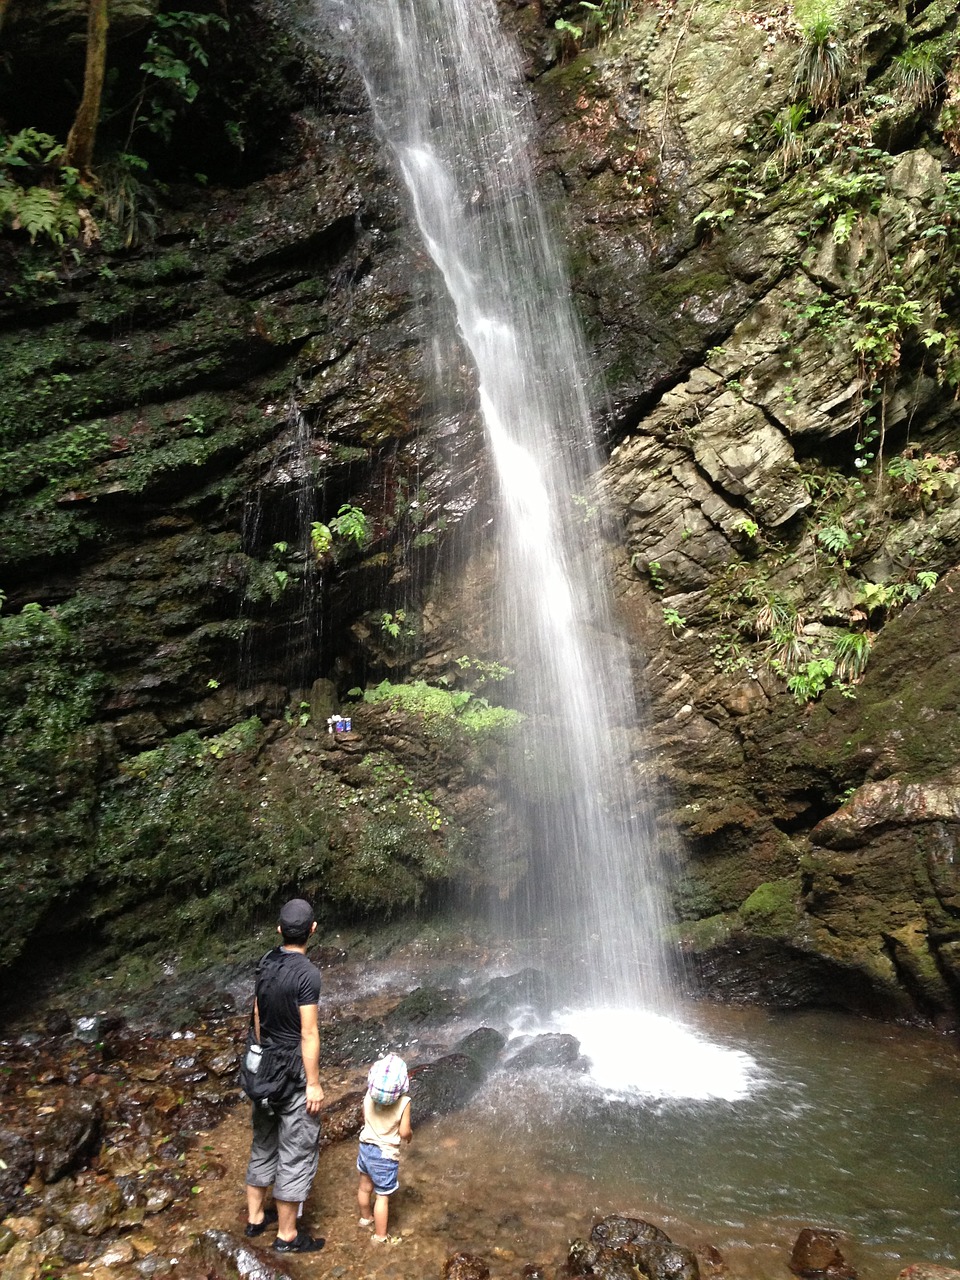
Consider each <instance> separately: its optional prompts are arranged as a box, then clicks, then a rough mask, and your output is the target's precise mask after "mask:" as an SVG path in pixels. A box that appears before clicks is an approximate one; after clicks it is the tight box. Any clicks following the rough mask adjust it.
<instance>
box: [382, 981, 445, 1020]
mask: <svg viewBox="0 0 960 1280" xmlns="http://www.w3.org/2000/svg"><path fill="white" fill-rule="evenodd" d="M463 1003H464V1002H463V997H462V996H460V995H459V994H458V993H457V992H456V991H451V990H449V989H447V988H445V987H417V989H416V990H415V991H411V992H410V994H409V995H407V996H404V998H403V999H402V1000H401V1001H400V1003H399V1004H398V1005H397V1006H396V1008H394V1009H391V1011H390V1013H389V1015H388V1017H387V1024H388V1026H390V1027H400V1028H405V1027H409V1026H416V1027H419V1026H424V1025H427V1024H430V1025H436V1024H438V1023H442V1022H448V1021H449V1020H450V1019H451V1018H455V1017H457V1016H458V1014H459V1013H460V1011H461V1010H462V1008H463Z"/></svg>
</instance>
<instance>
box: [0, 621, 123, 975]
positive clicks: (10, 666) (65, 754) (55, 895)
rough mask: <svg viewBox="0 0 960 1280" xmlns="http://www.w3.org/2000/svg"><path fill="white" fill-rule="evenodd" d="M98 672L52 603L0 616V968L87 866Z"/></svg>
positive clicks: (97, 747) (97, 743)
mask: <svg viewBox="0 0 960 1280" xmlns="http://www.w3.org/2000/svg"><path fill="white" fill-rule="evenodd" d="M101 686H102V679H101V677H100V676H99V674H98V673H97V672H95V671H93V670H92V669H91V667H90V665H89V663H88V661H87V660H86V658H85V656H84V653H83V650H82V647H81V645H80V644H79V643H78V640H77V638H76V636H75V635H74V634H73V633H72V632H71V631H70V630H69V629H68V628H67V627H66V626H65V625H64V623H63V622H62V621H61V620H60V619H59V618H58V617H57V614H56V612H55V611H53V610H44V609H41V608H40V607H39V606H38V605H35V604H34V605H27V606H26V607H25V608H24V609H23V610H22V612H20V613H19V614H14V615H11V616H9V617H0V793H2V794H3V796H4V803H3V808H4V838H3V849H2V853H0V912H2V914H3V919H4V921H5V925H4V931H3V935H2V938H0V966H4V965H6V964H9V963H10V962H11V961H12V960H13V959H14V958H15V957H16V956H17V955H18V953H19V952H20V950H21V948H22V947H23V945H24V943H25V941H26V939H27V938H28V937H29V935H30V933H31V931H32V930H33V929H34V928H36V927H37V925H38V923H39V922H40V921H42V920H43V919H44V917H45V916H46V914H47V913H48V912H49V911H50V910H51V909H52V907H53V905H54V903H56V902H58V901H60V900H62V899H63V898H64V897H65V896H67V895H69V893H70V892H71V890H72V889H74V888H75V887H76V886H77V885H78V884H80V883H81V882H82V881H83V879H84V877H85V875H86V874H87V872H88V869H89V866H90V860H89V859H90V850H91V847H92V837H93V814H94V806H95V802H96V785H97V780H98V776H99V772H100V767H101V756H102V750H103V744H102V742H101V738H100V734H99V732H98V730H97V728H96V727H95V725H94V724H93V716H94V710H95V705H96V698H97V694H98V691H99V689H100V688H101Z"/></svg>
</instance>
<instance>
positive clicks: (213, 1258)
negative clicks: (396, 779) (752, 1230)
mask: <svg viewBox="0 0 960 1280" xmlns="http://www.w3.org/2000/svg"><path fill="white" fill-rule="evenodd" d="M313 958H314V960H315V962H316V963H318V964H319V965H320V966H321V967H326V972H327V976H328V978H329V979H330V981H329V982H328V983H327V984H326V985H328V986H329V987H332V988H333V995H332V996H327V997H325V999H324V1008H323V1009H322V1010H321V1019H322V1023H323V1026H322V1046H323V1050H322V1066H323V1077H324V1086H325V1089H326V1093H327V1099H328V1101H327V1104H326V1106H325V1113H324V1139H323V1145H324V1154H323V1157H322V1160H321V1169H320V1173H319V1174H318V1179H317V1183H316V1184H315V1188H314V1192H313V1194H312V1196H311V1200H310V1202H308V1205H307V1209H306V1212H307V1214H308V1215H309V1216H311V1217H313V1218H315V1219H316V1221H317V1224H318V1227H319V1229H320V1230H322V1231H325V1232H326V1233H327V1235H328V1241H329V1243H328V1248H327V1250H325V1251H324V1254H323V1255H322V1257H321V1258H320V1260H319V1261H317V1260H311V1261H310V1262H309V1263H308V1262H304V1261H302V1260H296V1261H295V1262H294V1264H293V1266H292V1267H291V1268H290V1271H291V1273H292V1274H294V1275H296V1276H299V1275H301V1274H303V1275H306V1274H308V1272H309V1273H311V1274H321V1275H330V1276H335V1277H347V1278H350V1277H354V1276H356V1277H361V1276H362V1277H364V1278H365V1280H366V1278H368V1277H380V1276H383V1277H398V1276H404V1277H406V1276H411V1275H413V1274H417V1275H425V1276H426V1275H433V1276H440V1275H441V1274H442V1275H443V1276H444V1277H447V1278H448V1280H485V1278H486V1277H488V1276H490V1275H493V1276H495V1277H501V1276H502V1277H510V1276H524V1277H526V1278H527V1280H536V1278H542V1280H561V1278H562V1277H565V1278H569V1280H573V1278H574V1277H581V1276H582V1277H591V1276H593V1277H604V1278H606V1280H620V1278H621V1277H626V1276H630V1277H637V1276H641V1277H647V1280H698V1277H701V1278H703V1280H713V1278H715V1277H720V1276H724V1275H729V1276H731V1277H751V1278H752V1276H753V1275H754V1274H756V1275H760V1274H763V1275H766V1274H769V1270H770V1265H771V1260H772V1259H778V1261H776V1263H775V1269H776V1270H777V1271H778V1272H779V1273H780V1274H782V1275H783V1276H784V1277H786V1276H788V1275H789V1274H790V1273H791V1272H792V1273H793V1274H798V1275H801V1276H806V1277H813V1278H814V1280H816V1278H817V1277H820V1276H824V1277H831V1280H852V1277H854V1276H856V1274H857V1270H856V1267H855V1265H854V1264H853V1263H852V1262H851V1261H849V1260H848V1258H850V1257H851V1256H853V1257H854V1258H855V1255H856V1244H855V1242H852V1243H853V1250H852V1254H851V1250H850V1248H849V1245H850V1243H851V1242H848V1241H846V1240H845V1239H844V1238H843V1237H842V1236H841V1235H840V1234H839V1233H837V1232H834V1231H830V1230H827V1229H824V1228H822V1227H816V1226H811V1227H809V1228H805V1229H804V1230H802V1231H801V1232H800V1234H799V1236H798V1237H797V1238H796V1240H795V1241H794V1243H793V1249H792V1252H791V1250H790V1248H789V1245H786V1246H784V1245H783V1243H782V1242H781V1243H779V1244H778V1246H777V1252H775V1253H772V1254H771V1253H770V1252H769V1251H763V1256H761V1253H760V1251H758V1252H757V1262H756V1267H757V1269H756V1270H754V1268H753V1267H752V1266H751V1265H750V1264H749V1263H746V1264H745V1262H744V1258H743V1256H741V1254H742V1251H736V1250H735V1251H734V1256H732V1257H730V1258H727V1257H726V1256H725V1253H723V1252H721V1250H720V1249H718V1248H717V1247H716V1246H715V1245H714V1244H712V1243H711V1242H710V1241H709V1239H707V1238H706V1237H701V1238H693V1237H690V1236H686V1235H681V1231H682V1230H683V1228H682V1226H681V1227H680V1228H679V1229H677V1226H676V1225H675V1224H673V1223H672V1222H667V1223H666V1225H667V1227H668V1230H669V1234H668V1231H664V1230H663V1229H662V1228H661V1227H659V1226H657V1225H656V1224H654V1223H651V1222H647V1221H645V1220H644V1219H643V1218H642V1217H641V1216H640V1215H638V1214H636V1212H635V1210H634V1211H633V1212H628V1213H624V1212H622V1210H623V1209H624V1208H626V1209H631V1207H630V1206H621V1210H618V1211H617V1212H612V1211H610V1208H609V1206H605V1205H602V1204H598V1205H595V1206H593V1207H592V1208H591V1206H589V1205H585V1206H584V1207H583V1210H582V1212H579V1213H575V1214H571V1213H569V1212H563V1211H562V1210H563V1207H562V1206H560V1205H550V1204H544V1205H543V1206H542V1207H540V1208H539V1209H538V1212H539V1216H540V1217H541V1219H542V1220H541V1221H540V1222H539V1223H538V1224H537V1229H538V1231H539V1235H538V1234H537V1233H536V1232H533V1233H532V1234H531V1231H530V1229H529V1226H528V1224H527V1223H526V1222H525V1221H524V1222H521V1218H523V1217H524V1214H525V1212H526V1211H527V1209H529V1208H530V1206H529V1205H524V1206H521V1205H519V1204H518V1205H516V1206H515V1212H514V1214H513V1217H511V1215H510V1213H505V1212H504V1211H503V1208H502V1201H504V1200H506V1201H508V1202H509V1199H510V1196H511V1195H512V1194H513V1192H512V1191H511V1190H510V1183H509V1177H508V1175H507V1174H506V1173H505V1172H504V1171H501V1174H500V1177H501V1179H502V1180H503V1181H504V1187H503V1191H502V1194H501V1196H500V1197H499V1200H497V1197H493V1200H494V1201H496V1205H495V1206H493V1205H491V1206H489V1207H486V1208H485V1206H482V1205H477V1204H475V1203H471V1202H470V1197H469V1195H466V1194H465V1193H464V1192H463V1191H462V1189H461V1190H460V1191H458V1189H457V1188H456V1187H455V1186H450V1185H444V1182H445V1181H448V1180H449V1177H450V1174H449V1172H448V1171H447V1172H442V1171H441V1172H439V1173H438V1170H440V1166H439V1165H437V1164H436V1163H431V1160H434V1161H435V1159H436V1153H431V1154H429V1155H428V1150H429V1149H430V1148H432V1147H435V1148H437V1149H438V1151H441V1154H443V1153H444V1152H443V1151H442V1150H441V1149H449V1148H455V1147H456V1129H454V1130H453V1133H452V1136H451V1132H450V1130H449V1129H443V1128H441V1129H440V1130H434V1132H433V1133H431V1130H430V1125H431V1122H432V1120H433V1118H435V1117H444V1116H447V1117H449V1116H451V1115H455V1114H456V1113H457V1112H459V1111H460V1110H461V1109H462V1108H464V1107H466V1106H469V1103H470V1099H471V1098H472V1097H473V1095H474V1094H475V1093H476V1092H477V1090H478V1089H479V1088H480V1086H481V1085H482V1083H483V1081H484V1079H485V1078H486V1077H487V1075H488V1074H489V1072H490V1071H491V1070H492V1069H493V1068H494V1067H496V1068H497V1069H499V1070H505V1071H508V1072H518V1073H519V1072H522V1071H526V1070H530V1069H533V1068H540V1067H557V1066H562V1067H564V1068H565V1069H567V1070H568V1071H569V1070H573V1071H576V1070H579V1069H582V1068H583V1067H584V1066H585V1065H586V1064H585V1063H584V1061H583V1059H582V1057H581V1055H580V1048H579V1044H578V1042H577V1041H576V1040H575V1039H574V1038H573V1037H572V1036H565V1035H557V1034H543V1035H536V1036H530V1037H527V1038H526V1040H520V1041H517V1040H516V1039H514V1040H513V1041H511V1045H510V1047H509V1049H508V1050H507V1051H506V1052H505V1044H506V1040H505V1037H504V1035H503V1033H502V1031H501V1030H498V1029H497V1028H498V1027H505V1026H506V1020H507V1017H508V1015H509V1012H510V1010H511V1009H513V1008H516V1007H517V1006H518V1005H526V1006H527V1007H533V1006H536V1005H537V1003H538V1002H541V1001H542V1000H543V998H544V991H545V979H544V977H543V975H542V974H540V973H539V972H537V971H535V970H521V971H520V972H518V973H514V974H511V975H507V976H505V977H498V978H493V979H490V980H488V981H486V982H485V983H482V984H480V985H478V986H477V987H476V988H475V989H473V991H472V992H471V993H470V994H469V995H464V994H463V993H462V991H459V990H457V989H455V988H454V987H444V986H436V987H428V986H422V987H419V988H415V989H414V990H412V991H411V990H409V986H408V987H407V989H406V994H404V990H403V989H402V988H401V987H398V986H396V985H391V984H389V983H388V984H387V985H386V986H383V987H381V989H380V990H379V991H372V992H371V991H369V990H368V991H365V992H363V994H361V995H360V997H359V998H356V996H352V995H351V987H350V982H342V983H341V986H340V989H339V990H338V988H337V979H336V973H337V971H338V970H339V972H340V973H341V974H345V973H346V972H347V971H348V969H349V968H350V967H351V966H350V963H349V961H348V959H347V956H346V955H345V953H344V952H343V951H340V950H338V949H337V948H335V947H326V948H320V949H319V950H318V951H317V952H315V953H313ZM238 974H239V968H238V967H235V968H234V969H233V970H232V971H229V972H225V973H224V972H221V974H220V975H218V978H219V979H224V981H225V985H222V986H221V985H218V982H217V981H216V980H211V979H210V978H209V976H208V977H205V978H202V979H194V980H192V981H191V980H188V979H186V978H185V979H183V982H182V989H181V990H180V991H179V993H178V980H177V978H176V977H175V976H171V977H170V978H168V979H167V980H166V981H165V983H163V984H161V986H160V987H159V988H154V989H152V990H150V991H148V992H147V993H145V994H143V995H141V996H140V997H138V998H137V1000H135V1001H134V1000H131V1001H130V1008H129V1013H130V1016H129V1018H128V1017H126V1016H123V1015H122V1014H120V1013H106V1014H93V1015H83V1016H76V1015H74V1014H72V1013H71V1012H69V1011H68V1010H67V1008H65V1007H64V1005H63V1004H62V1003H61V1004H59V1005H57V1006H53V1005H51V1004H50V1003H49V1001H47V1005H46V1007H45V1008H43V1009H40V1010H38V1011H36V1012H35V1013H34V1014H33V1015H31V1016H28V1017H25V1018H23V1019H22V1020H21V1022H20V1023H19V1024H18V1026H17V1027H16V1028H15V1032H14V1034H12V1035H11V1036H10V1038H8V1039H5V1040H4V1041H3V1042H2V1043H0V1064H2V1065H0V1209H2V1213H3V1219H2V1222H0V1280H61V1278H62V1280H80V1278H81V1277H83V1278H84V1280H90V1278H92V1280H149V1278H150V1277H153V1276H158V1277H166V1276H174V1275H175V1276H177V1277H179V1278H182V1277H185V1276H186V1277H189V1278H190V1280H201V1278H202V1277H203V1278H206V1280H212V1278H213V1277H222V1278H223V1280H236V1278H238V1277H243V1278H244V1280H250V1278H251V1277H252V1278H253V1280H267V1277H270V1276H282V1275H284V1274H286V1272H285V1270H284V1268H283V1267H277V1266H275V1265H274V1262H273V1258H272V1255H271V1254H270V1252H269V1249H268V1248H267V1249H263V1248H259V1246H260V1244H261V1242H260V1241H257V1242H256V1245H257V1246H258V1247H256V1248H254V1247H251V1245H250V1244H249V1243H248V1242H245V1241H244V1240H243V1234H242V1232H243V1218H242V1197H241V1195H240V1186H241V1183H242V1176H243V1167H244V1163H245V1159H246V1143H247V1120H246V1109H245V1107H244V1106H243V1105H242V1098H241V1095H240V1094H239V1091H238V1088H237V1084H236V1071H237V1065H238V1061H239V1051H240V1046H241V1045H242V1043H243V1038H244V1029H245V1023H246V1014H245V1012H244V1008H245V1003H246V1000H247V998H248V994H247V991H246V989H245V988H246V987H248V986H249V976H248V975H245V976H244V978H243V979H239V977H238ZM350 981H353V979H352V978H351V980H350ZM228 988H229V989H228ZM178 994H179V1000H178V998H177V996H178ZM119 1003H120V1002H119V1001H118V1004H119ZM149 1009H152V1010H153V1012H152V1014H148V1015H147V1016H144V1010H149ZM467 1027H469V1028H471V1030H470V1031H469V1032H468V1033H467V1034H460V1032H462V1031H463V1029H464V1028H467ZM518 1046H519V1047H518ZM387 1047H389V1048H392V1049H396V1050H397V1051H399V1052H401V1053H404V1054H406V1055H407V1057H408V1060H409V1061H410V1062H411V1064H413V1068H412V1072H411V1075H412V1080H413V1084H412V1087H413V1093H414V1099H415V1105H416V1114H417V1126H416V1127H417V1129H418V1130H419V1129H420V1127H421V1126H423V1128H424V1132H425V1133H426V1134H428V1135H429V1137H428V1139H425V1140H424V1143H423V1149H422V1150H418V1147H417V1143H416V1142H415V1144H414V1147H413V1148H412V1149H411V1157H410V1159H411V1161H412V1162H414V1161H419V1163H413V1164H412V1171H411V1176H410V1179H409V1185H406V1180H404V1179H402V1182H404V1185H403V1187H402V1190H401V1192H400V1193H398V1203H397V1215H396V1218H397V1229H398V1230H399V1232H400V1235H399V1237H398V1240H399V1242H400V1243H399V1246H398V1248H396V1249H391V1250H384V1251H379V1252H372V1251H371V1246H370V1245H369V1242H368V1240H367V1239H366V1237H365V1234H364V1233H363V1232H358V1229H357V1225H356V1213H355V1207H354V1205H353V1177H354V1175H353V1173H352V1162H353V1158H354V1153H353V1147H352V1143H351V1142H350V1141H349V1139H351V1138H353V1137H354V1136H355V1134H356V1132H357V1128H358V1120H357V1116H358V1109H359V1102H360V1099H361V1097H362V1087H363V1078H364V1074H365V1071H366V1065H367V1064H368V1063H369V1061H371V1060H372V1059H373V1058H374V1057H376V1056H377V1055H378V1054H379V1053H380V1052H382V1051H383V1050H384V1049H385V1048H387ZM438 1135H439V1136H438ZM526 1190H527V1191H529V1189H526ZM520 1194H523V1193H522V1192H521V1193H520ZM458 1197H459V1198H458ZM543 1198H544V1200H549V1198H550V1197H549V1195H548V1194H547V1193H546V1192H545V1191H544V1195H543ZM536 1199H537V1197H536V1194H535V1193H534V1194H533V1199H532V1200H531V1205H533V1204H536ZM485 1212H486V1214H487V1216H486V1217H484V1216H483V1215H484V1213H485ZM471 1215H472V1217H471ZM498 1215H499V1216H498ZM661 1217H662V1215H661ZM674 1234H676V1235H677V1236H678V1238H679V1240H680V1241H682V1242H674V1240H673V1239H671V1236H672V1235H674ZM511 1238H512V1241H513V1243H512V1245H507V1244H504V1243H503V1240H504V1239H507V1240H508V1241H509V1240H510V1239H511ZM266 1244H267V1246H269V1240H268V1241H267V1242H266ZM284 1262H285V1265H286V1264H287V1260H284ZM411 1268H412V1269H411ZM861 1274H864V1275H866V1272H865V1271H864V1272H862V1273H861ZM894 1274H895V1273H894V1271H893V1269H891V1271H890V1280H893V1275H894ZM903 1276H904V1277H905V1278H906V1277H909V1280H958V1277H960V1272H958V1271H953V1270H951V1269H950V1268H947V1267H942V1266H940V1267H938V1266H929V1265H921V1264H917V1265H914V1266H911V1267H908V1268H907V1270H906V1271H905V1272H903Z"/></svg>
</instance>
